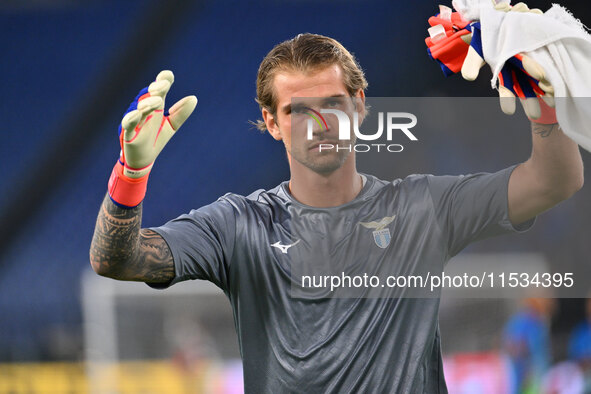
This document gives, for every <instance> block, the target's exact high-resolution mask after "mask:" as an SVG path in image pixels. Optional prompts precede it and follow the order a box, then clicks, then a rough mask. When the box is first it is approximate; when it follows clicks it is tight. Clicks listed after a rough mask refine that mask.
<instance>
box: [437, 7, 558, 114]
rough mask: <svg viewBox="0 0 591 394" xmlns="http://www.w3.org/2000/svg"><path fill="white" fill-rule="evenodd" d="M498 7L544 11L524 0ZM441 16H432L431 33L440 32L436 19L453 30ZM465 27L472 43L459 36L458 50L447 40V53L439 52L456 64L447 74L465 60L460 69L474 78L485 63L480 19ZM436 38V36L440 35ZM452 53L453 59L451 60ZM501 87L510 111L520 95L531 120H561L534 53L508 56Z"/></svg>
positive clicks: (505, 109) (504, 107)
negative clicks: (525, 2) (534, 58)
mask: <svg viewBox="0 0 591 394" xmlns="http://www.w3.org/2000/svg"><path fill="white" fill-rule="evenodd" d="M445 8H447V7H445ZM494 8H495V9H497V10H498V11H502V12H532V13H535V14H542V11H540V10H539V9H531V10H530V9H529V8H528V6H527V5H526V4H524V3H518V4H516V5H515V6H513V7H511V6H510V5H509V4H508V3H505V2H503V3H499V4H496V5H495V6H494ZM442 9H443V7H442ZM441 14H443V13H440V15H441ZM454 14H455V13H454ZM452 15H453V14H452ZM438 19H441V18H434V17H431V18H429V24H430V25H431V26H432V27H431V28H430V29H429V33H430V35H432V36H433V35H434V34H437V30H435V29H436V28H437V25H435V26H434V23H439V24H440V25H441V26H439V27H438V28H439V30H441V29H442V28H443V29H445V30H446V33H448V32H449V31H450V30H449V27H448V26H449V22H445V21H444V22H443V23H442V22H441V21H440V20H438ZM464 30H470V31H471V34H470V35H467V34H464V35H462V39H463V41H464V42H465V41H466V40H467V39H469V45H461V44H460V43H459V42H458V40H457V38H455V42H456V44H455V46H454V49H456V50H455V51H453V52H452V51H450V50H449V48H451V47H452V46H451V45H450V44H449V43H445V45H444V46H441V49H440V51H439V52H442V51H445V52H446V54H443V53H439V52H438V53H437V54H438V57H439V58H440V59H446V61H447V62H448V63H449V64H454V65H455V68H454V69H453V70H452V71H453V72H452V73H448V72H445V71H446V70H445V69H444V72H445V73H446V75H447V76H449V75H451V74H453V73H456V72H458V67H457V65H458V64H461V67H460V69H461V72H462V77H463V78H464V79H466V80H468V81H473V80H475V79H476V77H477V76H478V73H479V70H480V68H481V67H482V66H483V65H484V64H485V61H484V56H483V51H482V39H481V33H480V22H478V21H477V22H471V23H470V24H469V25H467V26H466V27H465V28H464ZM456 34H457V33H456ZM452 37H454V36H453V35H452V36H450V37H448V38H447V39H443V40H440V41H439V42H441V43H443V42H444V41H445V40H448V41H449V40H451V39H452ZM433 38H436V36H435V37H433ZM427 40H429V39H427ZM431 41H433V39H431ZM426 42H427V45H429V41H426ZM435 45H437V44H435ZM458 47H461V50H458V49H457V48H458ZM431 52H432V49H431ZM450 57H452V58H453V59H451V60H450V59H449V58H450ZM442 68H443V66H442ZM498 90H499V97H500V100H501V109H502V110H503V112H505V113H506V114H513V113H514V112H515V97H519V98H520V99H521V103H522V104H523V107H524V110H525V112H526V114H527V116H528V117H529V118H530V120H532V121H534V122H537V123H548V124H551V123H556V122H557V121H556V112H555V110H554V109H553V107H554V100H553V94H554V89H553V88H552V86H551V85H550V83H549V82H548V80H547V79H546V76H545V73H544V70H543V68H542V67H541V66H540V65H539V64H538V63H537V62H535V61H534V60H533V59H531V58H530V57H528V56H526V55H524V54H517V55H515V56H513V57H511V58H510V59H508V60H507V62H506V63H505V64H504V66H503V68H502V69H501V72H500V73H499V88H498Z"/></svg>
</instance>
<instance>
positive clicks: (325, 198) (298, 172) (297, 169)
mask: <svg viewBox="0 0 591 394" xmlns="http://www.w3.org/2000/svg"><path fill="white" fill-rule="evenodd" d="M290 170H291V179H290V181H289V189H290V192H291V195H292V196H293V197H294V198H295V199H296V200H298V201H299V202H301V203H302V204H305V205H309V206H312V207H318V208H328V207H336V206H339V205H343V204H346V203H348V202H349V201H352V200H353V199H354V198H355V197H357V195H358V194H359V192H361V189H362V188H363V181H362V178H361V176H360V175H359V173H358V172H357V169H356V167H355V155H354V154H350V155H349V156H348V157H347V160H346V161H345V163H343V165H342V166H341V167H340V168H339V169H337V170H335V171H333V172H331V173H330V174H319V173H317V172H314V171H312V170H310V169H309V168H307V167H305V166H303V165H301V164H300V163H298V162H297V161H295V160H290Z"/></svg>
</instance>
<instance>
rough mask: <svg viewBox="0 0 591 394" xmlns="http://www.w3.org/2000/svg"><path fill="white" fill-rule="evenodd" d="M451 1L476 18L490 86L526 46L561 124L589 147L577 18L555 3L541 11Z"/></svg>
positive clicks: (583, 44) (583, 38)
mask: <svg viewBox="0 0 591 394" xmlns="http://www.w3.org/2000/svg"><path fill="white" fill-rule="evenodd" d="M453 5H454V8H455V9H456V11H458V12H460V14H462V16H463V17H464V18H465V19H467V20H472V21H474V20H480V25H481V29H482V50H483V54H484V60H485V61H486V62H487V63H488V64H489V65H490V67H491V69H492V72H493V78H492V80H491V85H492V86H493V88H494V87H496V82H497V76H498V74H499V72H500V71H501V68H502V67H503V65H504V64H505V61H506V60H507V59H509V58H510V57H512V56H514V55H515V54H517V53H520V52H527V55H528V56H530V57H531V58H532V59H533V60H535V61H537V62H538V63H539V64H540V65H541V66H542V67H543V68H544V70H545V72H546V76H547V79H548V81H549V82H550V83H551V84H552V86H553V87H554V91H555V97H556V117H557V119H558V123H559V124H560V126H561V128H562V130H563V131H564V133H565V134H566V135H567V136H569V137H570V138H571V139H572V140H574V141H575V142H576V143H577V144H579V145H580V146H581V147H583V148H584V149H586V150H587V151H590V152H591V36H590V35H589V34H588V33H587V32H586V29H585V27H584V26H583V24H582V23H581V22H580V21H579V20H578V19H576V18H574V17H573V15H572V14H571V13H570V12H569V11H567V10H566V9H565V8H564V7H562V6H560V5H558V4H554V5H553V6H552V7H551V8H550V9H549V10H548V11H546V12H545V13H544V14H543V15H538V14H534V13H529V12H526V13H523V12H502V11H497V10H495V9H494V8H493V5H492V2H491V1H490V0H454V1H453Z"/></svg>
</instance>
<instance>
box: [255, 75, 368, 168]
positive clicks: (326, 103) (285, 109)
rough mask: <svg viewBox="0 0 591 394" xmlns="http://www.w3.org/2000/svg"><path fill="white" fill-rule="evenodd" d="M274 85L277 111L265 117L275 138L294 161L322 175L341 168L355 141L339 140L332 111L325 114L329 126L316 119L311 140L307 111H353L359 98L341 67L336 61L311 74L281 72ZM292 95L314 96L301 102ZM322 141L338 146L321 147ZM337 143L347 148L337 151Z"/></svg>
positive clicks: (336, 124) (264, 113)
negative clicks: (350, 90) (355, 97)
mask: <svg viewBox="0 0 591 394" xmlns="http://www.w3.org/2000/svg"><path fill="white" fill-rule="evenodd" d="M274 88H275V93H276V97H277V113H276V114H275V115H273V114H271V113H269V112H268V111H266V110H263V119H265V122H266V124H267V128H268V130H269V132H270V133H271V135H272V136H273V138H275V139H276V140H282V141H283V144H284V145H285V149H286V150H287V153H288V156H289V158H290V161H291V160H295V161H297V162H298V163H300V164H302V165H304V166H305V167H307V168H309V169H311V170H312V171H315V172H317V173H321V174H329V173H331V172H333V171H335V170H337V169H338V168H340V167H341V166H342V165H343V163H344V162H345V160H346V159H347V157H348V156H349V153H350V152H349V149H350V145H351V144H354V140H341V141H339V139H338V134H339V130H338V122H337V117H336V116H334V115H330V114H325V115H323V117H324V119H325V120H326V125H327V126H328V128H326V127H325V126H323V127H321V126H320V125H318V123H316V122H313V123H312V124H313V128H312V130H313V135H312V139H308V138H307V137H308V136H307V124H308V120H309V119H311V118H310V116H308V115H307V113H308V112H309V111H310V110H314V111H316V112H320V109H331V108H332V109H338V110H341V111H344V112H347V113H349V114H352V112H353V111H354V110H355V104H354V103H355V101H354V100H351V98H350V97H349V93H348V91H347V88H346V86H345V84H344V83H343V71H342V70H341V68H340V67H339V66H338V65H336V64H335V65H331V66H328V67H326V68H322V69H319V70H315V71H312V72H310V73H307V74H304V73H301V72H280V73H278V74H277V75H276V76H275V80H274ZM358 97H359V98H361V99H362V98H363V97H364V96H363V91H361V90H360V91H359V93H358ZM292 98H310V99H304V100H296V101H297V104H294V103H292ZM314 98H315V99H314ZM300 101H301V102H300ZM357 101H359V100H357ZM351 119H352V117H351ZM321 124H322V123H321ZM320 144H325V145H323V146H324V147H326V146H328V145H326V144H330V145H333V146H334V148H332V149H327V148H323V149H320ZM337 146H339V148H345V147H346V148H347V149H338V150H337V149H336V147H337ZM292 165H293V163H292Z"/></svg>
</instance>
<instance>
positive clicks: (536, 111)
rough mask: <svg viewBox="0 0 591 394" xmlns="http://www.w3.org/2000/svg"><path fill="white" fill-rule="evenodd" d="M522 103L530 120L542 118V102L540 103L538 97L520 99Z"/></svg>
mask: <svg viewBox="0 0 591 394" xmlns="http://www.w3.org/2000/svg"><path fill="white" fill-rule="evenodd" d="M520 101H521V105H522V106H523V110H524V111H525V114H526V115H527V117H528V118H530V119H538V118H539V117H540V116H542V110H541V109H540V102H539V101H538V98H537V97H528V98H526V99H520Z"/></svg>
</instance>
